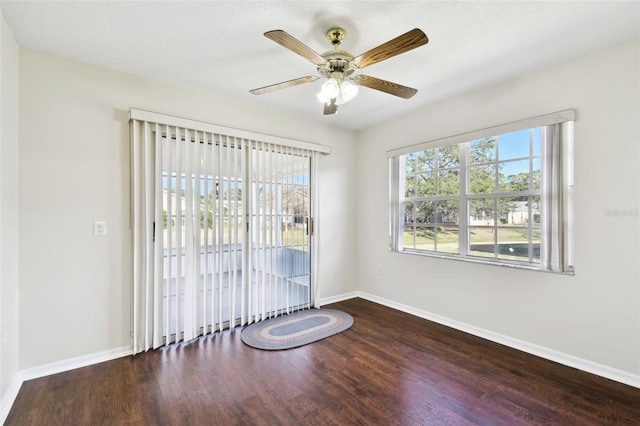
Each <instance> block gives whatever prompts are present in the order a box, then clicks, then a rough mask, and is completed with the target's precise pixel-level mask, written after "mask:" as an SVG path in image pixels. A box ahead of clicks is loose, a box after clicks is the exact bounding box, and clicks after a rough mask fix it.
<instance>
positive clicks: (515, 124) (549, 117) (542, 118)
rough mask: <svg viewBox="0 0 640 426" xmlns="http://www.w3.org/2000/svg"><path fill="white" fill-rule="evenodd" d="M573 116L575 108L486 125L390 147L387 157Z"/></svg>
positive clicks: (570, 118) (528, 127)
mask: <svg viewBox="0 0 640 426" xmlns="http://www.w3.org/2000/svg"><path fill="white" fill-rule="evenodd" d="M575 116H576V113H575V110H573V109H567V110H564V111H558V112H553V113H551V114H545V115H539V116H537V117H531V118H525V119H523V120H518V121H512V122H510V123H505V124H499V125H497V126H491V127H486V128H484V129H479V130H474V131H471V132H467V133H461V134H459V135H454V136H449V137H446V138H442V139H436V140H433V141H429V142H421V143H418V144H415V145H410V146H405V147H402V148H396V149H392V150H389V151H387V157H389V158H391V157H397V156H399V155H403V154H409V153H411V152H417V151H422V150H424V149H429V148H435V147H441V146H447V145H454V144H459V143H463V142H469V141H472V140H476V139H481V138H486V137H489V136H497V135H501V134H504V133H509V132H515V131H517V130H523V129H531V128H533V127H542V126H549V125H551V124H557V123H564V122H566V121H574V120H575Z"/></svg>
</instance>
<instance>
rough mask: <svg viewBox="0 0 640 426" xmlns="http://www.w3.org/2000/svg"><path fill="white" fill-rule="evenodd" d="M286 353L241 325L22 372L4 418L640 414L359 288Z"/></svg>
mask: <svg viewBox="0 0 640 426" xmlns="http://www.w3.org/2000/svg"><path fill="white" fill-rule="evenodd" d="M326 307H331V308H335V309H341V310H344V311H346V312H348V313H350V314H351V315H352V316H353V317H354V320H355V321H354V324H353V327H351V328H350V329H349V330H346V331H345V332H343V333H341V334H338V335H336V336H333V337H330V338H328V339H325V340H322V341H319V342H316V343H313V344H310V345H307V346H303V347H300V348H297V349H291V350H287V351H275V352H270V351H261V350H257V349H253V348H250V347H248V346H245V345H244V344H243V343H242V341H241V340H240V329H237V330H236V331H234V332H229V331H225V332H223V333H219V334H216V335H213V336H208V337H202V338H199V339H197V340H194V341H192V342H190V343H186V344H180V345H173V346H171V347H168V348H163V349H159V350H156V351H153V352H148V353H144V354H141V355H136V356H135V357H126V358H121V359H117V360H113V361H109V362H105V363H101V364H97V365H93V366H90V367H85V368H80V369H77V370H73V371H69V372H65V373H60V374H56V375H52V376H48V377H43V378H40V379H36V380H31V381H28V382H25V383H24V384H23V386H22V389H21V390H20V393H19V395H18V397H17V399H16V401H15V404H14V405H13V408H12V410H11V412H10V413H9V417H8V418H7V421H6V423H5V424H6V425H114V424H132V425H138V424H140V425H232V424H242V425H245V424H246V425H248V424H261V425H278V424H283V425H289V424H305V425H307V424H318V425H332V424H333V425H351V424H362V425H443V424H446V425H476V424H477V425H532V424H545V425H607V424H629V425H631V424H633V425H638V424H640V389H637V388H634V387H631V386H627V385H623V384H620V383H617V382H614V381H611V380H607V379H604V378H601V377H597V376H594V375H591V374H589V373H585V372H582V371H579V370H575V369H572V368H569V367H565V366H561V365H559V364H556V363H554V362H551V361H547V360H544V359H541V358H538V357H535V356H532V355H528V354H525V353H523V352H520V351H517V350H514V349H510V348H507V347H505V346H502V345H498V344H495V343H492V342H489V341H486V340H483V339H481V338H477V337H474V336H471V335H468V334H465V333H462V332H459V331H456V330H453V329H450V328H447V327H444V326H441V325H438V324H435V323H432V322H429V321H426V320H423V319H420V318H417V317H413V316H411V315H408V314H405V313H402V312H399V311H396V310H393V309H389V308H386V307H384V306H381V305H378V304H375V303H372V302H369V301H366V300H363V299H352V300H348V301H345V302H340V303H335V304H332V305H327V306H326Z"/></svg>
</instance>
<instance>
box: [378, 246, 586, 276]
mask: <svg viewBox="0 0 640 426" xmlns="http://www.w3.org/2000/svg"><path fill="white" fill-rule="evenodd" d="M389 251H390V252H392V253H398V254H410V255H414V256H422V257H431V258H436V259H445V260H453V261H461V262H468V263H476V264H481V265H490V266H500V267H503V268H513V269H525V270H529V271H536V272H545V273H550V274H559V275H569V276H574V275H575V272H574V270H573V268H572V269H571V270H570V271H567V272H555V271H547V270H544V269H540V265H532V264H529V263H525V262H514V261H505V260H500V261H496V260H486V259H482V258H475V257H464V256H460V255H458V254H446V253H435V252H426V251H419V250H406V249H405V250H393V249H389Z"/></svg>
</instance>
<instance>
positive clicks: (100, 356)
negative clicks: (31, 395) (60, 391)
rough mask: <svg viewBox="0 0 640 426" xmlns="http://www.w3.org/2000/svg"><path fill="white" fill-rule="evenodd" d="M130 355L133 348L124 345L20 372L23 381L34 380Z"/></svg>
mask: <svg viewBox="0 0 640 426" xmlns="http://www.w3.org/2000/svg"><path fill="white" fill-rule="evenodd" d="M129 355H133V350H132V349H131V348H130V347H129V346H123V347H120V348H115V349H109V350H107V351H103V352H96V353H93V354H88V355H82V356H78V357H75V358H69V359H65V360H62V361H56V362H52V363H50V364H44V365H39V366H37V367H31V368H27V369H26V370H21V371H20V374H21V376H22V380H23V381H27V380H33V379H38V378H40V377H44V376H50V375H51V374H57V373H62V372H63V371H69V370H74V369H76V368H81V367H86V366H89V365H93V364H99V363H101V362H105V361H111V360H113V359H117V358H122V357H125V356H129Z"/></svg>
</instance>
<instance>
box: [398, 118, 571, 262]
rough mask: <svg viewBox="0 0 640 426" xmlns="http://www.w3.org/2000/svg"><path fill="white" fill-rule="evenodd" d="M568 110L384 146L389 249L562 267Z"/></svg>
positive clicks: (566, 249) (566, 242) (566, 235)
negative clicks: (404, 145) (413, 143)
mask: <svg viewBox="0 0 640 426" xmlns="http://www.w3.org/2000/svg"><path fill="white" fill-rule="evenodd" d="M572 120H573V111H565V112H562V113H556V114H551V115H548V116H542V117H536V118H533V119H528V120H523V121H521V122H517V123H510V124H507V125H503V126H497V127H494V128H490V129H485V130H482V131H478V132H472V133H468V134H465V135H460V136H455V137H452V138H447V139H444V140H440V141H434V142H429V143H425V144H420V145H417V146H413V147H407V148H402V149H400V150H395V151H391V152H390V153H389V157H390V174H391V176H390V178H391V179H390V182H391V188H390V194H391V203H390V206H391V249H392V250H394V251H398V252H404V253H414V254H424V255H431V256H441V257H449V258H456V259H463V260H470V261H477V262H484V263H496V264H503V265H511V266H520V267H527V268H534V269H541V270H547V271H554V272H563V273H571V272H572V271H573V268H572V250H571V245H570V243H571V238H570V231H571V224H570V221H569V218H570V213H571V203H570V201H571V200H570V190H571V188H572V162H571V150H572V144H571V143H572V135H571V130H572V126H571V123H572Z"/></svg>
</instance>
